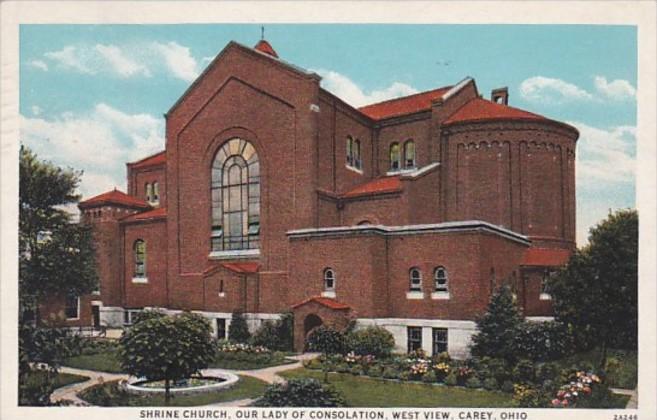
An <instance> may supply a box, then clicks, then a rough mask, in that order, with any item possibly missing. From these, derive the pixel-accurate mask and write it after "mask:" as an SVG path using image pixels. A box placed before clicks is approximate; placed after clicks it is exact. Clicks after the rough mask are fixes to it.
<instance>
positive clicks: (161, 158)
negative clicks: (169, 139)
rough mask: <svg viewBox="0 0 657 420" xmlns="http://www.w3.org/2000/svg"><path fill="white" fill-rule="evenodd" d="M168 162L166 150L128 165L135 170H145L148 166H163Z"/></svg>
mask: <svg viewBox="0 0 657 420" xmlns="http://www.w3.org/2000/svg"><path fill="white" fill-rule="evenodd" d="M166 161H167V152H166V150H162V151H161V152H158V153H156V154H154V155H150V156H148V157H145V158H144V159H141V160H138V161H136V162H130V163H128V165H130V166H131V167H132V168H133V169H138V168H145V167H147V166H155V165H162V164H164V163H166Z"/></svg>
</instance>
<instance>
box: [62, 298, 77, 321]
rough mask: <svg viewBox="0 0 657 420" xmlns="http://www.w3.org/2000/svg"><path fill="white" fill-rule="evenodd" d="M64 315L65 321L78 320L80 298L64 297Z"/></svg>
mask: <svg viewBox="0 0 657 420" xmlns="http://www.w3.org/2000/svg"><path fill="white" fill-rule="evenodd" d="M64 313H65V314H66V318H67V319H78V318H80V297H79V296H78V295H74V294H68V295H66V302H65V307H64Z"/></svg>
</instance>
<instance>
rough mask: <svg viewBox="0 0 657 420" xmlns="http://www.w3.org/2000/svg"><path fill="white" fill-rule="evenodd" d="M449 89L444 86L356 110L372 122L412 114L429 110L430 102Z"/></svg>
mask: <svg viewBox="0 0 657 420" xmlns="http://www.w3.org/2000/svg"><path fill="white" fill-rule="evenodd" d="M451 88H452V87H451V86H445V87H441V88H438V89H434V90H429V91H426V92H420V93H416V94H414V95H409V96H404V97H402V98H397V99H390V100H387V101H383V102H378V103H375V104H371V105H367V106H364V107H361V108H358V110H359V111H360V112H362V113H363V114H365V115H367V116H368V117H370V118H372V119H374V120H381V119H384V118H390V117H398V116H400V115H406V114H412V113H414V112H419V111H424V110H428V109H431V101H434V100H436V99H440V98H441V97H442V96H443V95H444V94H445V93H446V92H447V91H448V90H450V89H451Z"/></svg>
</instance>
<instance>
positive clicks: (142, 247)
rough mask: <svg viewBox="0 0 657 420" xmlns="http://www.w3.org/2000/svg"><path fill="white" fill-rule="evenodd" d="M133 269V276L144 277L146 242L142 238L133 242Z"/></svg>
mask: <svg viewBox="0 0 657 420" xmlns="http://www.w3.org/2000/svg"><path fill="white" fill-rule="evenodd" d="M133 250H134V257H135V270H134V274H133V277H135V278H144V277H146V242H145V241H144V240H143V239H137V240H136V241H135V244H134V248H133Z"/></svg>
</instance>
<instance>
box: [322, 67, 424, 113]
mask: <svg viewBox="0 0 657 420" xmlns="http://www.w3.org/2000/svg"><path fill="white" fill-rule="evenodd" d="M312 71H314V72H315V73H317V74H319V75H320V76H322V82H321V85H322V87H323V88H324V89H326V90H328V91H329V92H331V93H333V94H334V95H335V96H337V97H339V98H340V99H342V100H343V101H345V102H347V103H348V104H350V105H353V106H355V107H360V106H363V105H367V104H371V103H375V102H381V101H385V100H386V99H393V98H399V97H401V96H407V95H412V94H413V93H417V92H418V90H417V89H415V88H413V87H411V86H409V85H407V84H405V83H401V82H393V83H392V84H391V85H390V86H388V87H387V88H384V89H380V90H373V91H371V92H369V93H365V92H364V91H363V90H362V89H361V88H360V87H358V85H356V83H354V82H353V81H352V80H351V79H349V78H348V77H347V76H344V75H342V74H340V73H338V72H335V71H331V70H323V69H320V70H312Z"/></svg>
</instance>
